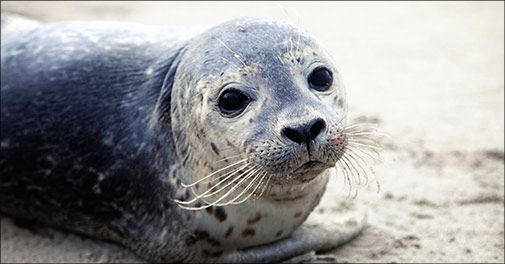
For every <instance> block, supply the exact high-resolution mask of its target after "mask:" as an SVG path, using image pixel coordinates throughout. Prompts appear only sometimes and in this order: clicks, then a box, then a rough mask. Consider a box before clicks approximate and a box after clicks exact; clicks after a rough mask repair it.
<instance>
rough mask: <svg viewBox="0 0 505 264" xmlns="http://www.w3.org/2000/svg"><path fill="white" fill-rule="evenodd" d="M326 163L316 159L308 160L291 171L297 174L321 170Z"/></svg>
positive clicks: (325, 166) (324, 167)
mask: <svg viewBox="0 0 505 264" xmlns="http://www.w3.org/2000/svg"><path fill="white" fill-rule="evenodd" d="M327 167H328V165H326V164H324V163H322V162H320V161H317V160H310V161H307V162H305V163H303V164H302V165H301V166H300V167H298V168H297V169H295V170H294V171H293V173H295V174H298V173H306V172H309V171H318V170H323V169H326V168H327Z"/></svg>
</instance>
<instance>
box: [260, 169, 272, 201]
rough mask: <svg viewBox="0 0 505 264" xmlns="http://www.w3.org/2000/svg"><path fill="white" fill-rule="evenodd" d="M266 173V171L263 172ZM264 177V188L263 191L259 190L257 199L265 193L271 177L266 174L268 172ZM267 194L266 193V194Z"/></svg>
mask: <svg viewBox="0 0 505 264" xmlns="http://www.w3.org/2000/svg"><path fill="white" fill-rule="evenodd" d="M265 172H266V171H265ZM266 175H267V181H266V182H265V184H264V186H263V189H262V190H261V192H260V194H258V197H261V196H262V195H263V193H264V192H265V190H266V189H268V184H269V183H270V179H271V178H272V177H270V174H268V172H266ZM267 193H268V192H267Z"/></svg>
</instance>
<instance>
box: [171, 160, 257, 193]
mask: <svg viewBox="0 0 505 264" xmlns="http://www.w3.org/2000/svg"><path fill="white" fill-rule="evenodd" d="M248 160H249V158H245V159H242V160H239V161H237V162H235V163H232V164H230V165H228V166H226V167H224V168H221V169H219V170H217V171H214V172H212V173H211V174H209V175H207V176H205V177H203V178H201V179H199V180H197V181H195V182H193V183H191V184H184V183H181V185H182V187H184V188H188V187H192V186H195V185H196V184H198V183H200V182H202V181H204V180H205V179H208V178H210V177H212V176H213V175H215V174H217V173H218V172H221V171H223V170H226V169H228V168H230V167H233V166H236V165H237V164H240V163H242V162H246V161H248Z"/></svg>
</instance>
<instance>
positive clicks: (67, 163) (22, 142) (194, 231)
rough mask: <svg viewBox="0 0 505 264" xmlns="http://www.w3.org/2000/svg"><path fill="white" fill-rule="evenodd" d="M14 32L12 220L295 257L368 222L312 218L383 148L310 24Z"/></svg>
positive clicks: (239, 257) (8, 123)
mask: <svg viewBox="0 0 505 264" xmlns="http://www.w3.org/2000/svg"><path fill="white" fill-rule="evenodd" d="M3 26H4V25H2V27H3ZM10 36H11V37H9V38H8V39H5V40H4V38H2V42H3V43H2V54H1V55H2V56H1V57H2V58H1V66H2V69H1V74H2V80H1V157H0V173H1V175H0V177H1V182H0V196H1V200H2V203H1V205H0V209H1V212H2V213H3V214H6V215H10V216H13V217H19V218H26V219H34V220H36V221H39V222H42V223H45V224H48V225H52V226H55V227H58V228H63V229H66V230H70V231H73V232H78V233H82V234H86V235H88V236H92V237H94V238H98V239H106V240H110V241H113V242H115V243H119V244H121V245H123V246H125V247H126V248H128V249H129V250H131V251H133V252H135V253H136V254H137V255H139V256H140V257H142V258H144V259H147V260H151V261H158V262H160V261H161V262H181V261H182V262H191V261H199V262H200V261H204V262H260V261H261V262H273V261H281V260H285V259H289V258H291V257H294V256H298V255H303V254H305V253H307V252H311V251H320V250H325V249H330V248H333V247H335V246H337V245H340V244H342V243H345V242H346V241H349V240H350V239H352V238H353V237H355V236H356V235H358V234H359V233H360V232H361V230H362V229H363V228H364V226H365V222H366V214H365V213H364V212H363V211H360V210H347V211H342V212H341V214H340V217H337V218H336V219H325V218H321V217H319V218H317V217H316V216H315V215H314V214H313V215H311V217H310V218H309V220H307V221H305V220H306V219H307V218H308V216H309V214H310V213H311V211H312V210H313V209H314V207H315V206H316V205H317V204H318V203H319V201H320V199H321V197H322V195H323V193H324V192H325V188H326V184H327V182H328V179H329V177H330V169H331V168H333V167H335V166H336V165H338V164H341V165H343V166H342V168H344V170H342V172H343V174H342V175H343V176H344V177H345V178H350V176H353V175H362V174H363V173H361V172H360V169H363V167H364V166H360V164H362V163H359V162H358V161H360V160H362V161H363V159H362V157H363V153H365V154H366V153H367V152H366V149H371V147H370V146H372V145H371V144H370V142H369V141H367V140H368V138H366V135H368V134H370V133H368V132H367V131H366V130H363V129H361V128H360V127H359V126H356V125H350V126H346V125H345V117H346V98H345V94H344V87H343V84H342V81H341V78H340V75H339V73H338V71H337V69H336V67H335V66H334V64H333V62H332V59H331V58H330V55H329V54H328V53H327V51H326V50H325V49H324V48H323V47H321V45H320V44H319V43H318V42H317V41H316V40H315V38H314V37H312V36H311V35H310V34H308V33H307V32H305V31H303V30H302V29H299V28H297V27H295V26H292V25H290V24H288V23H285V22H282V21H279V20H276V19H272V18H253V17H246V18H239V19H235V20H231V21H228V22H225V23H222V24H219V25H217V26H214V27H212V28H209V29H207V30H205V31H203V32H199V33H197V34H194V35H190V34H185V32H180V30H179V31H178V30H177V29H175V30H174V29H173V28H159V27H154V26H144V25H137V24H127V23H104V22H63V23H55V24H47V25H40V26H35V27H33V28H31V29H26V28H25V29H24V30H23V31H22V32H18V33H16V34H11V35H10ZM360 146H362V147H361V148H360ZM367 147H368V148H367ZM360 151H361V152H360ZM355 164H356V165H355Z"/></svg>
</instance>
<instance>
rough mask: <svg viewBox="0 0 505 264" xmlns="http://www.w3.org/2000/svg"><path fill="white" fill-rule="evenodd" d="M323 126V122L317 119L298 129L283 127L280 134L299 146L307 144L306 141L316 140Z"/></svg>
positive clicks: (324, 124)
mask: <svg viewBox="0 0 505 264" xmlns="http://www.w3.org/2000/svg"><path fill="white" fill-rule="evenodd" d="M325 126H326V123H325V122H324V120H323V119H321V118H318V119H315V120H313V121H312V122H310V123H306V124H304V125H301V126H298V127H294V128H293V127H285V128H283V129H282V131H281V133H282V135H283V136H285V137H287V138H288V139H289V140H291V141H294V142H296V143H299V144H301V143H304V142H305V143H307V144H308V141H310V140H314V139H316V137H317V135H319V133H321V131H322V130H323V129H324V127H325Z"/></svg>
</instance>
